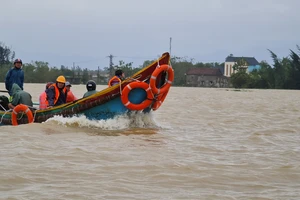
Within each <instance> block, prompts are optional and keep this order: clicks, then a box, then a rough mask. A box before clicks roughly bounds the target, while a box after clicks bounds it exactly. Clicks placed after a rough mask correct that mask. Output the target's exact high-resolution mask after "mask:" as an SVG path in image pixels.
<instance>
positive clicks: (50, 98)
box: [46, 76, 68, 108]
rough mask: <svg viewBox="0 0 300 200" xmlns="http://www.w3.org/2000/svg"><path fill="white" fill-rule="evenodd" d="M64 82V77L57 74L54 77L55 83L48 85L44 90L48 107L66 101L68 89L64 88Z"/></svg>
mask: <svg viewBox="0 0 300 200" xmlns="http://www.w3.org/2000/svg"><path fill="white" fill-rule="evenodd" d="M65 83H66V79H65V77H64V76H59V77H57V79H56V83H53V84H52V85H50V86H49V88H48V89H47V90H46V94H47V105H48V106H47V107H48V108H49V107H53V106H59V105H61V104H64V103H66V100H67V95H68V94H67V93H68V91H67V90H66V87H65Z"/></svg>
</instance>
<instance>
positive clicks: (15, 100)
mask: <svg viewBox="0 0 300 200" xmlns="http://www.w3.org/2000/svg"><path fill="white" fill-rule="evenodd" d="M11 95H12V102H11V103H9V104H8V107H9V108H10V109H14V108H15V106H17V105H19V104H25V105H27V106H31V107H32V105H33V103H32V100H31V99H32V98H31V95H30V94H29V93H28V92H25V91H23V90H21V88H20V87H19V85H17V84H16V83H14V84H13V85H12V88H11Z"/></svg>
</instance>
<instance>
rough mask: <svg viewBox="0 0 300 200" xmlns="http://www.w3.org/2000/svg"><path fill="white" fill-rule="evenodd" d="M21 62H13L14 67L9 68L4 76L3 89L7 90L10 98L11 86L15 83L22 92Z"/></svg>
mask: <svg viewBox="0 0 300 200" xmlns="http://www.w3.org/2000/svg"><path fill="white" fill-rule="evenodd" d="M21 67H22V60H21V59H19V58H18V59H16V60H15V61H14V67H13V68H11V69H10V70H9V71H8V72H7V73H6V76H5V88H6V89H7V90H8V93H9V95H10V96H12V94H11V89H12V85H13V84H14V83H16V84H17V85H18V86H19V87H20V88H21V90H23V83H24V71H23V70H22V68H21Z"/></svg>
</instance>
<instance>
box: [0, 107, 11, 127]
mask: <svg viewBox="0 0 300 200" xmlns="http://www.w3.org/2000/svg"><path fill="white" fill-rule="evenodd" d="M10 111H12V109H9V110H5V112H4V114H3V115H2V117H1V120H0V124H1V123H2V120H3V117H4V116H5V115H6V113H8V112H10Z"/></svg>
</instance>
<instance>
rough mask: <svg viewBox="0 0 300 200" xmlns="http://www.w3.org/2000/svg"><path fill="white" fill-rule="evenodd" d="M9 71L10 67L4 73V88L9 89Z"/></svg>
mask: <svg viewBox="0 0 300 200" xmlns="http://www.w3.org/2000/svg"><path fill="white" fill-rule="evenodd" d="M10 71H11V69H10V70H9V71H8V72H7V73H6V76H5V88H6V89H7V90H8V91H9V89H10V88H9V79H10V74H11V73H10Z"/></svg>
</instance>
